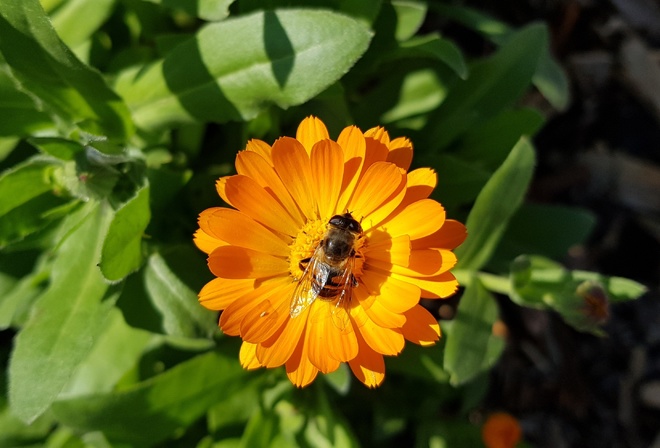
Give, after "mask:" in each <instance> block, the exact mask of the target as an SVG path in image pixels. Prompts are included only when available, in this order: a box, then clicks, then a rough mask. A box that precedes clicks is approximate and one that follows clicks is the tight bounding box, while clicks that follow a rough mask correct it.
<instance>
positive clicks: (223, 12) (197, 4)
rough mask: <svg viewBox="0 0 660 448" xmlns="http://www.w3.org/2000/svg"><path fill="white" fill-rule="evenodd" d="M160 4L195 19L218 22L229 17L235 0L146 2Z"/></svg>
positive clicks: (159, 0) (153, 0) (154, 0)
mask: <svg viewBox="0 0 660 448" xmlns="http://www.w3.org/2000/svg"><path fill="white" fill-rule="evenodd" d="M145 1H148V2H152V3H159V4H161V5H163V6H164V7H166V8H171V9H174V10H182V11H185V12H186V13H188V14H190V15H191V16H193V17H199V18H200V19H204V20H209V21H217V20H222V19H224V18H225V17H227V16H228V15H229V6H230V5H231V4H232V3H234V1H235V0H145Z"/></svg>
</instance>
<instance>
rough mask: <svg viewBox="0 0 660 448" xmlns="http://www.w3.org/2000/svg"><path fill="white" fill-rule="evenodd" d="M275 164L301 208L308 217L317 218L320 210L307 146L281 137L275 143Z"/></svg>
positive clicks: (279, 174) (278, 173) (283, 181)
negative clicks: (312, 186)
mask: <svg viewBox="0 0 660 448" xmlns="http://www.w3.org/2000/svg"><path fill="white" fill-rule="evenodd" d="M273 165H274V167H275V171H276V172H277V175H278V176H279V177H280V179H282V183H283V184H284V185H285V186H286V189H287V190H288V191H289V193H290V194H291V197H292V198H293V200H294V201H295V202H296V204H298V207H300V210H302V212H303V213H304V214H305V216H306V217H307V218H309V219H314V218H316V217H317V214H318V212H317V208H316V200H315V199H314V194H313V191H312V188H311V185H312V182H313V179H312V170H311V168H310V166H309V154H307V152H306V151H305V148H304V147H303V146H302V145H301V144H300V142H299V141H297V140H295V139H293V138H290V137H282V138H279V139H278V140H277V141H276V142H275V144H273Z"/></svg>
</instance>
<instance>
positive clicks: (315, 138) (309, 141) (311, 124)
mask: <svg viewBox="0 0 660 448" xmlns="http://www.w3.org/2000/svg"><path fill="white" fill-rule="evenodd" d="M328 138H330V134H328V128H326V127H325V124H324V123H323V122H322V121H321V120H319V119H318V118H316V117H313V116H309V117H307V118H305V119H304V120H303V121H301V122H300V124H299V125H298V130H297V131H296V140H298V141H299V142H300V143H302V145H303V147H304V148H305V150H306V151H307V154H311V152H312V148H313V147H314V145H315V144H316V143H317V142H320V141H321V140H325V139H328Z"/></svg>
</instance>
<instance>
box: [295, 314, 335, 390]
mask: <svg viewBox="0 0 660 448" xmlns="http://www.w3.org/2000/svg"><path fill="white" fill-rule="evenodd" d="M307 331H309V327H307ZM307 346H308V341H307V335H304V336H303V337H302V338H301V339H300V341H299V342H298V346H297V347H296V350H295V351H294V352H293V354H292V355H291V357H290V358H289V360H288V361H287V362H286V375H287V376H288V377H289V380H290V381H291V382H292V383H293V385H294V386H296V387H305V386H307V385H308V384H310V383H311V382H312V381H314V379H315V378H316V375H318V373H319V370H318V369H317V368H316V367H315V366H314V364H312V363H311V362H310V360H309V356H308V354H307ZM337 367H339V364H337Z"/></svg>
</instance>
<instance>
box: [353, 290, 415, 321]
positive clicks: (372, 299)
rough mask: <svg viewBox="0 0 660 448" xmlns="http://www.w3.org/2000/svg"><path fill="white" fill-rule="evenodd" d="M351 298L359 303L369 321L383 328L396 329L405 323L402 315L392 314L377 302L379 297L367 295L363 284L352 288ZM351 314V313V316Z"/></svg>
mask: <svg viewBox="0 0 660 448" xmlns="http://www.w3.org/2000/svg"><path fill="white" fill-rule="evenodd" d="M353 297H354V298H356V299H357V300H358V301H359V303H360V306H361V307H362V309H364V311H365V313H366V314H367V316H369V319H371V320H372V321H374V322H375V323H376V324H377V325H379V326H381V327H383V328H398V327H401V326H402V325H403V324H404V323H405V322H406V318H405V316H403V314H399V313H394V312H392V311H390V310H389V309H387V308H386V307H385V306H384V305H383V304H382V303H381V302H380V301H379V299H380V296H378V295H371V294H369V292H368V291H367V288H366V287H365V286H364V285H363V284H360V286H359V287H358V288H353ZM353 313H354V312H353V311H352V312H351V315H352V314H353Z"/></svg>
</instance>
